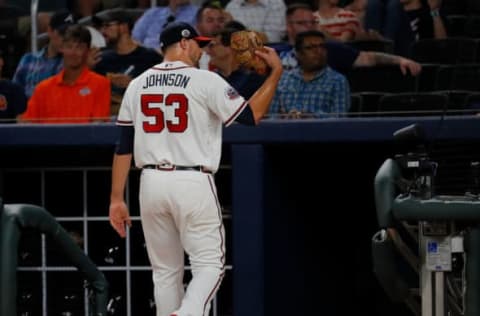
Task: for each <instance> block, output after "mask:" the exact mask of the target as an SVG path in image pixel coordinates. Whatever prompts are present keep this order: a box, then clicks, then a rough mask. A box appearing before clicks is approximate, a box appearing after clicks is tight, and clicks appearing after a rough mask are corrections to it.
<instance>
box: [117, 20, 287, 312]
mask: <svg viewBox="0 0 480 316" xmlns="http://www.w3.org/2000/svg"><path fill="white" fill-rule="evenodd" d="M209 41H210V38H207V37H201V36H199V35H198V33H197V32H196V31H195V29H194V28H193V27H192V26H190V25H189V24H186V23H180V22H177V23H172V24H171V25H169V26H168V27H167V28H165V29H164V31H163V32H162V34H161V35H160V43H161V49H162V51H163V55H164V61H163V62H162V63H161V64H158V65H155V66H154V67H152V68H151V69H149V70H147V71H145V72H144V73H143V74H141V75H139V76H138V77H136V78H135V79H134V80H133V81H132V82H131V83H130V84H129V86H128V88H127V90H126V92H125V95H124V98H123V101H122V104H121V107H120V110H119V114H118V119H117V125H118V126H119V129H120V133H119V135H120V136H119V141H118V145H117V148H116V151H115V155H114V159H113V166H112V192H111V201H110V223H111V225H112V226H113V228H114V229H115V230H116V231H117V232H118V234H119V235H120V236H121V237H125V236H126V226H130V225H131V220H130V217H129V213H128V209H127V206H126V204H125V201H124V189H125V183H126V179H127V175H128V172H129V169H130V164H131V159H132V153H133V155H134V158H135V159H134V161H135V164H136V166H137V167H138V168H142V169H143V170H142V174H141V178H140V193H139V195H140V196H139V199H140V215H141V221H142V226H143V232H144V236H145V240H146V245H147V252H148V255H149V259H150V263H151V265H152V270H153V282H154V295H155V303H156V306H157V316H169V315H170V316H173V315H175V316H187V315H188V316H206V315H208V312H209V308H210V301H211V299H212V297H213V296H214V295H215V293H216V291H217V289H218V287H219V285H220V282H221V280H222V277H223V275H224V260H225V239H224V227H223V223H222V218H221V210H220V203H219V201H218V198H217V192H216V187H215V183H214V178H213V175H214V174H215V172H216V171H217V169H218V165H219V162H220V154H221V145H222V124H224V125H225V126H229V125H231V124H232V123H233V122H234V121H237V122H240V123H243V124H250V125H255V124H257V123H258V122H259V121H260V119H261V118H262V117H263V115H264V114H265V113H266V112H267V111H268V107H269V104H270V102H271V100H272V98H273V94H274V92H275V88H276V86H277V84H278V81H279V79H280V76H281V73H282V64H281V61H280V59H279V57H278V55H277V54H276V53H275V51H274V50H273V49H270V48H266V51H265V52H259V51H257V54H258V55H259V56H260V57H261V58H263V59H264V60H265V61H266V63H267V64H268V65H269V67H270V68H271V71H270V73H269V76H268V78H267V79H266V81H265V83H264V84H263V85H262V86H261V87H260V88H259V89H258V90H257V92H256V93H255V94H254V95H253V96H252V97H251V98H250V99H249V100H245V99H244V98H243V97H241V96H240V95H239V94H238V93H237V91H236V90H235V89H234V88H232V87H231V86H230V85H229V84H228V83H227V82H225V81H224V80H223V79H222V78H221V77H220V76H219V75H217V74H216V73H214V72H210V71H207V70H200V69H198V61H199V59H200V57H201V55H202V47H204V46H205V45H206V44H208V42H209ZM184 251H185V252H186V253H187V254H188V256H189V260H190V264H191V267H192V280H191V281H190V283H189V285H188V287H187V289H186V292H185V293H184V287H183V271H184Z"/></svg>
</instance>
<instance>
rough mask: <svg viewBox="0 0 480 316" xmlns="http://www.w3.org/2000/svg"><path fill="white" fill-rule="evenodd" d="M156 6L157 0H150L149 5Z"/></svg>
mask: <svg viewBox="0 0 480 316" xmlns="http://www.w3.org/2000/svg"><path fill="white" fill-rule="evenodd" d="M156 6H157V0H150V7H152V8H155V7H156Z"/></svg>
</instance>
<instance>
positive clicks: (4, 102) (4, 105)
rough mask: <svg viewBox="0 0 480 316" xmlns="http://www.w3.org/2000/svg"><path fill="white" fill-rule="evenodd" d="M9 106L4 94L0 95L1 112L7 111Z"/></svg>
mask: <svg viewBox="0 0 480 316" xmlns="http://www.w3.org/2000/svg"><path fill="white" fill-rule="evenodd" d="M7 106H8V101H7V98H6V97H5V96H4V95H3V94H0V111H6V110H7Z"/></svg>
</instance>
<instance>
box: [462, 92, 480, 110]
mask: <svg viewBox="0 0 480 316" xmlns="http://www.w3.org/2000/svg"><path fill="white" fill-rule="evenodd" d="M465 109H466V110H473V113H472V112H470V113H471V114H477V113H480V92H475V93H470V94H469V95H468V96H467V97H466V98H465Z"/></svg>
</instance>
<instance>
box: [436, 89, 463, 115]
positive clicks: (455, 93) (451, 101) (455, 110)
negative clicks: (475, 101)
mask: <svg viewBox="0 0 480 316" xmlns="http://www.w3.org/2000/svg"><path fill="white" fill-rule="evenodd" d="M435 92H436V93H444V94H446V95H448V111H449V114H465V103H466V100H467V97H468V96H469V95H470V94H472V91H468V90H440V91H435Z"/></svg>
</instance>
